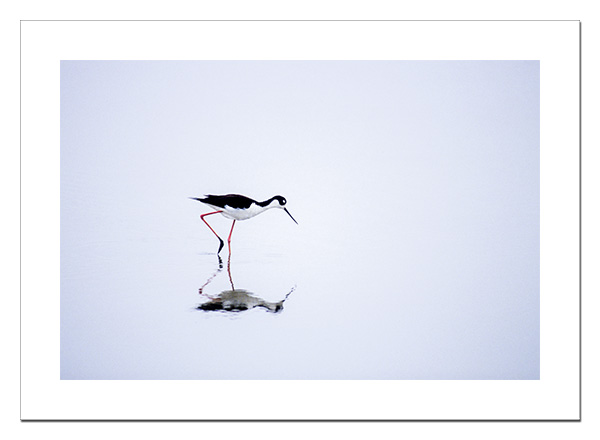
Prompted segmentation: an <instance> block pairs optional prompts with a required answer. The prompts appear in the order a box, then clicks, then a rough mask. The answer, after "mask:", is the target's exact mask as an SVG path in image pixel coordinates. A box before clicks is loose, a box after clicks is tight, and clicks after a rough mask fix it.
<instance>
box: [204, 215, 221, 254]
mask: <svg viewBox="0 0 600 440" xmlns="http://www.w3.org/2000/svg"><path fill="white" fill-rule="evenodd" d="M221 212H222V211H215V212H209V213H208V214H202V215H201V216H200V218H201V219H202V221H203V222H204V223H206V226H208V228H209V229H210V230H211V231H213V234H215V235H216V236H217V238H218V239H219V243H220V244H219V250H218V251H217V254H218V253H219V252H221V249H223V240H221V237H219V234H217V233H216V232H215V230H214V229H213V228H211V227H210V225H209V224H208V222H207V221H206V220H204V217H206V216H207V215H212V214H219V213H221Z"/></svg>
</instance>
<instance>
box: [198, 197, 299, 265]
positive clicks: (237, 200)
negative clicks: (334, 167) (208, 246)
mask: <svg viewBox="0 0 600 440" xmlns="http://www.w3.org/2000/svg"><path fill="white" fill-rule="evenodd" d="M190 199H192V200H198V201H199V202H202V203H204V204H205V205H208V206H210V207H211V208H213V209H216V211H214V212H209V213H206V214H202V215H201V216H200V218H201V219H202V221H203V222H204V223H206V226H208V227H209V228H210V230H211V231H212V232H213V234H215V235H216V236H217V238H218V239H219V243H220V245H219V250H218V251H217V254H218V253H219V252H221V249H223V240H221V237H219V235H218V234H217V233H216V232H215V230H214V229H213V228H211V226H210V225H209V224H208V222H207V221H206V220H205V219H204V217H206V216H207V215H212V214H223V216H225V217H227V218H228V219H231V220H233V224H232V225H231V231H230V232H229V238H228V239H227V244H228V245H229V247H230V249H231V234H232V233H233V227H234V226H235V221H236V220H248V219H249V218H252V217H254V216H257V215H258V214H260V213H262V212H265V211H266V210H268V209H272V208H280V209H283V210H284V211H285V212H287V213H288V215H289V216H290V217H291V218H292V220H294V222H295V223H296V224H298V222H297V221H296V220H295V219H294V217H292V214H290V212H289V211H288V210H287V208H286V207H285V204H286V203H287V202H286V200H285V198H284V197H282V196H273V197H271V198H270V199H268V200H265V201H264V202H257V201H256V200H252V199H251V198H249V197H246V196H242V195H239V194H227V195H225V196H215V195H210V194H209V195H206V196H205V197H204V198H196V197H190Z"/></svg>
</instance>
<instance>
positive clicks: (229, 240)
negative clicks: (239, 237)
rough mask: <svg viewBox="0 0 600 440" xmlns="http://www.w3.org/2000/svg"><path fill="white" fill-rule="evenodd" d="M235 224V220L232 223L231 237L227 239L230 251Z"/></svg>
mask: <svg viewBox="0 0 600 440" xmlns="http://www.w3.org/2000/svg"><path fill="white" fill-rule="evenodd" d="M234 226H235V220H234V221H233V223H232V224H231V231H230V232H229V238H228V239H227V245H228V246H229V252H231V234H233V227H234Z"/></svg>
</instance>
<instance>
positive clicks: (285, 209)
mask: <svg viewBox="0 0 600 440" xmlns="http://www.w3.org/2000/svg"><path fill="white" fill-rule="evenodd" d="M283 210H284V211H285V212H287V213H288V215H289V216H290V217H291V218H292V220H294V223H296V224H298V222H297V221H296V219H295V218H294V217H292V214H290V211H288V210H287V208H283Z"/></svg>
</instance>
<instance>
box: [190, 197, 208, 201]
mask: <svg viewBox="0 0 600 440" xmlns="http://www.w3.org/2000/svg"><path fill="white" fill-rule="evenodd" d="M188 199H192V200H198V201H199V202H203V201H204V199H200V198H198V197H188Z"/></svg>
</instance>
